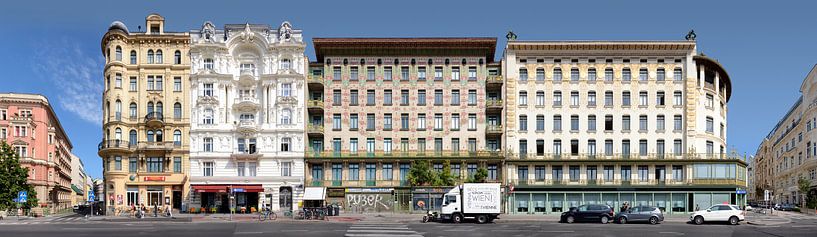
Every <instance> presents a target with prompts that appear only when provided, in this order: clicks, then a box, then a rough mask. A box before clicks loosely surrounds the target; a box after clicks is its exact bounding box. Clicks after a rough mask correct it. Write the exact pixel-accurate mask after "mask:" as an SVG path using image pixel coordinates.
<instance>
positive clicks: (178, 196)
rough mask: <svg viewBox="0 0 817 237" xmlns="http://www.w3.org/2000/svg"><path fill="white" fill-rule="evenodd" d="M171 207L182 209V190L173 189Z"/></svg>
mask: <svg viewBox="0 0 817 237" xmlns="http://www.w3.org/2000/svg"><path fill="white" fill-rule="evenodd" d="M173 208H174V209H182V191H173Z"/></svg>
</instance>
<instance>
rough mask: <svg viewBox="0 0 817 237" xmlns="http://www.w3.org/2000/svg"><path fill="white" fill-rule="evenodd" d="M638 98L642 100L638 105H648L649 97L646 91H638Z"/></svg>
mask: <svg viewBox="0 0 817 237" xmlns="http://www.w3.org/2000/svg"><path fill="white" fill-rule="evenodd" d="M638 98H639V101H640V103H639V104H638V105H640V106H647V105H648V104H649V97H648V96H647V92H646V91H642V92H639V93H638Z"/></svg>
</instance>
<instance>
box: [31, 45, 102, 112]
mask: <svg viewBox="0 0 817 237" xmlns="http://www.w3.org/2000/svg"><path fill="white" fill-rule="evenodd" d="M37 45H38V47H37V51H36V52H35V53H34V58H33V59H32V60H31V62H32V64H31V65H32V67H33V70H34V72H35V73H37V74H38V75H39V76H40V77H42V78H43V79H45V80H46V81H47V82H48V83H50V84H51V85H50V86H51V87H52V88H53V94H54V95H57V96H56V97H54V96H52V97H50V98H49V100H50V101H51V103H57V104H59V105H61V106H62V107H63V108H64V109H66V110H68V111H70V112H72V113H74V114H76V115H77V116H78V117H80V118H81V119H82V120H85V121H87V122H90V123H93V124H95V125H101V124H102V108H101V104H102V103H101V101H102V91H103V89H104V87H103V85H104V84H103V83H104V80H103V79H102V78H103V77H102V67H103V62H102V60H100V59H98V57H93V56H89V55H86V53H85V52H83V51H82V49H81V47H80V45H79V43H78V42H77V41H76V40H72V39H68V38H63V39H61V40H51V41H46V42H42V43H40V44H37Z"/></svg>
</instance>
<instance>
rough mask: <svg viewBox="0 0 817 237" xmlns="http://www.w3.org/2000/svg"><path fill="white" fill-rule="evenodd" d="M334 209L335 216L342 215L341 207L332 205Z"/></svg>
mask: <svg viewBox="0 0 817 237" xmlns="http://www.w3.org/2000/svg"><path fill="white" fill-rule="evenodd" d="M332 209H333V210H334V211H333V212H332V213H334V214H335V216H339V215H340V206H339V205H332Z"/></svg>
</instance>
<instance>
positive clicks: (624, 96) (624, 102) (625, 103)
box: [621, 91, 630, 106]
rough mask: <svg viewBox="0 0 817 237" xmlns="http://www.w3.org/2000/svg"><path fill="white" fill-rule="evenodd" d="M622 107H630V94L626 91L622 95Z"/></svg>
mask: <svg viewBox="0 0 817 237" xmlns="http://www.w3.org/2000/svg"><path fill="white" fill-rule="evenodd" d="M621 106H630V92H629V91H625V92H622V93H621Z"/></svg>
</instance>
